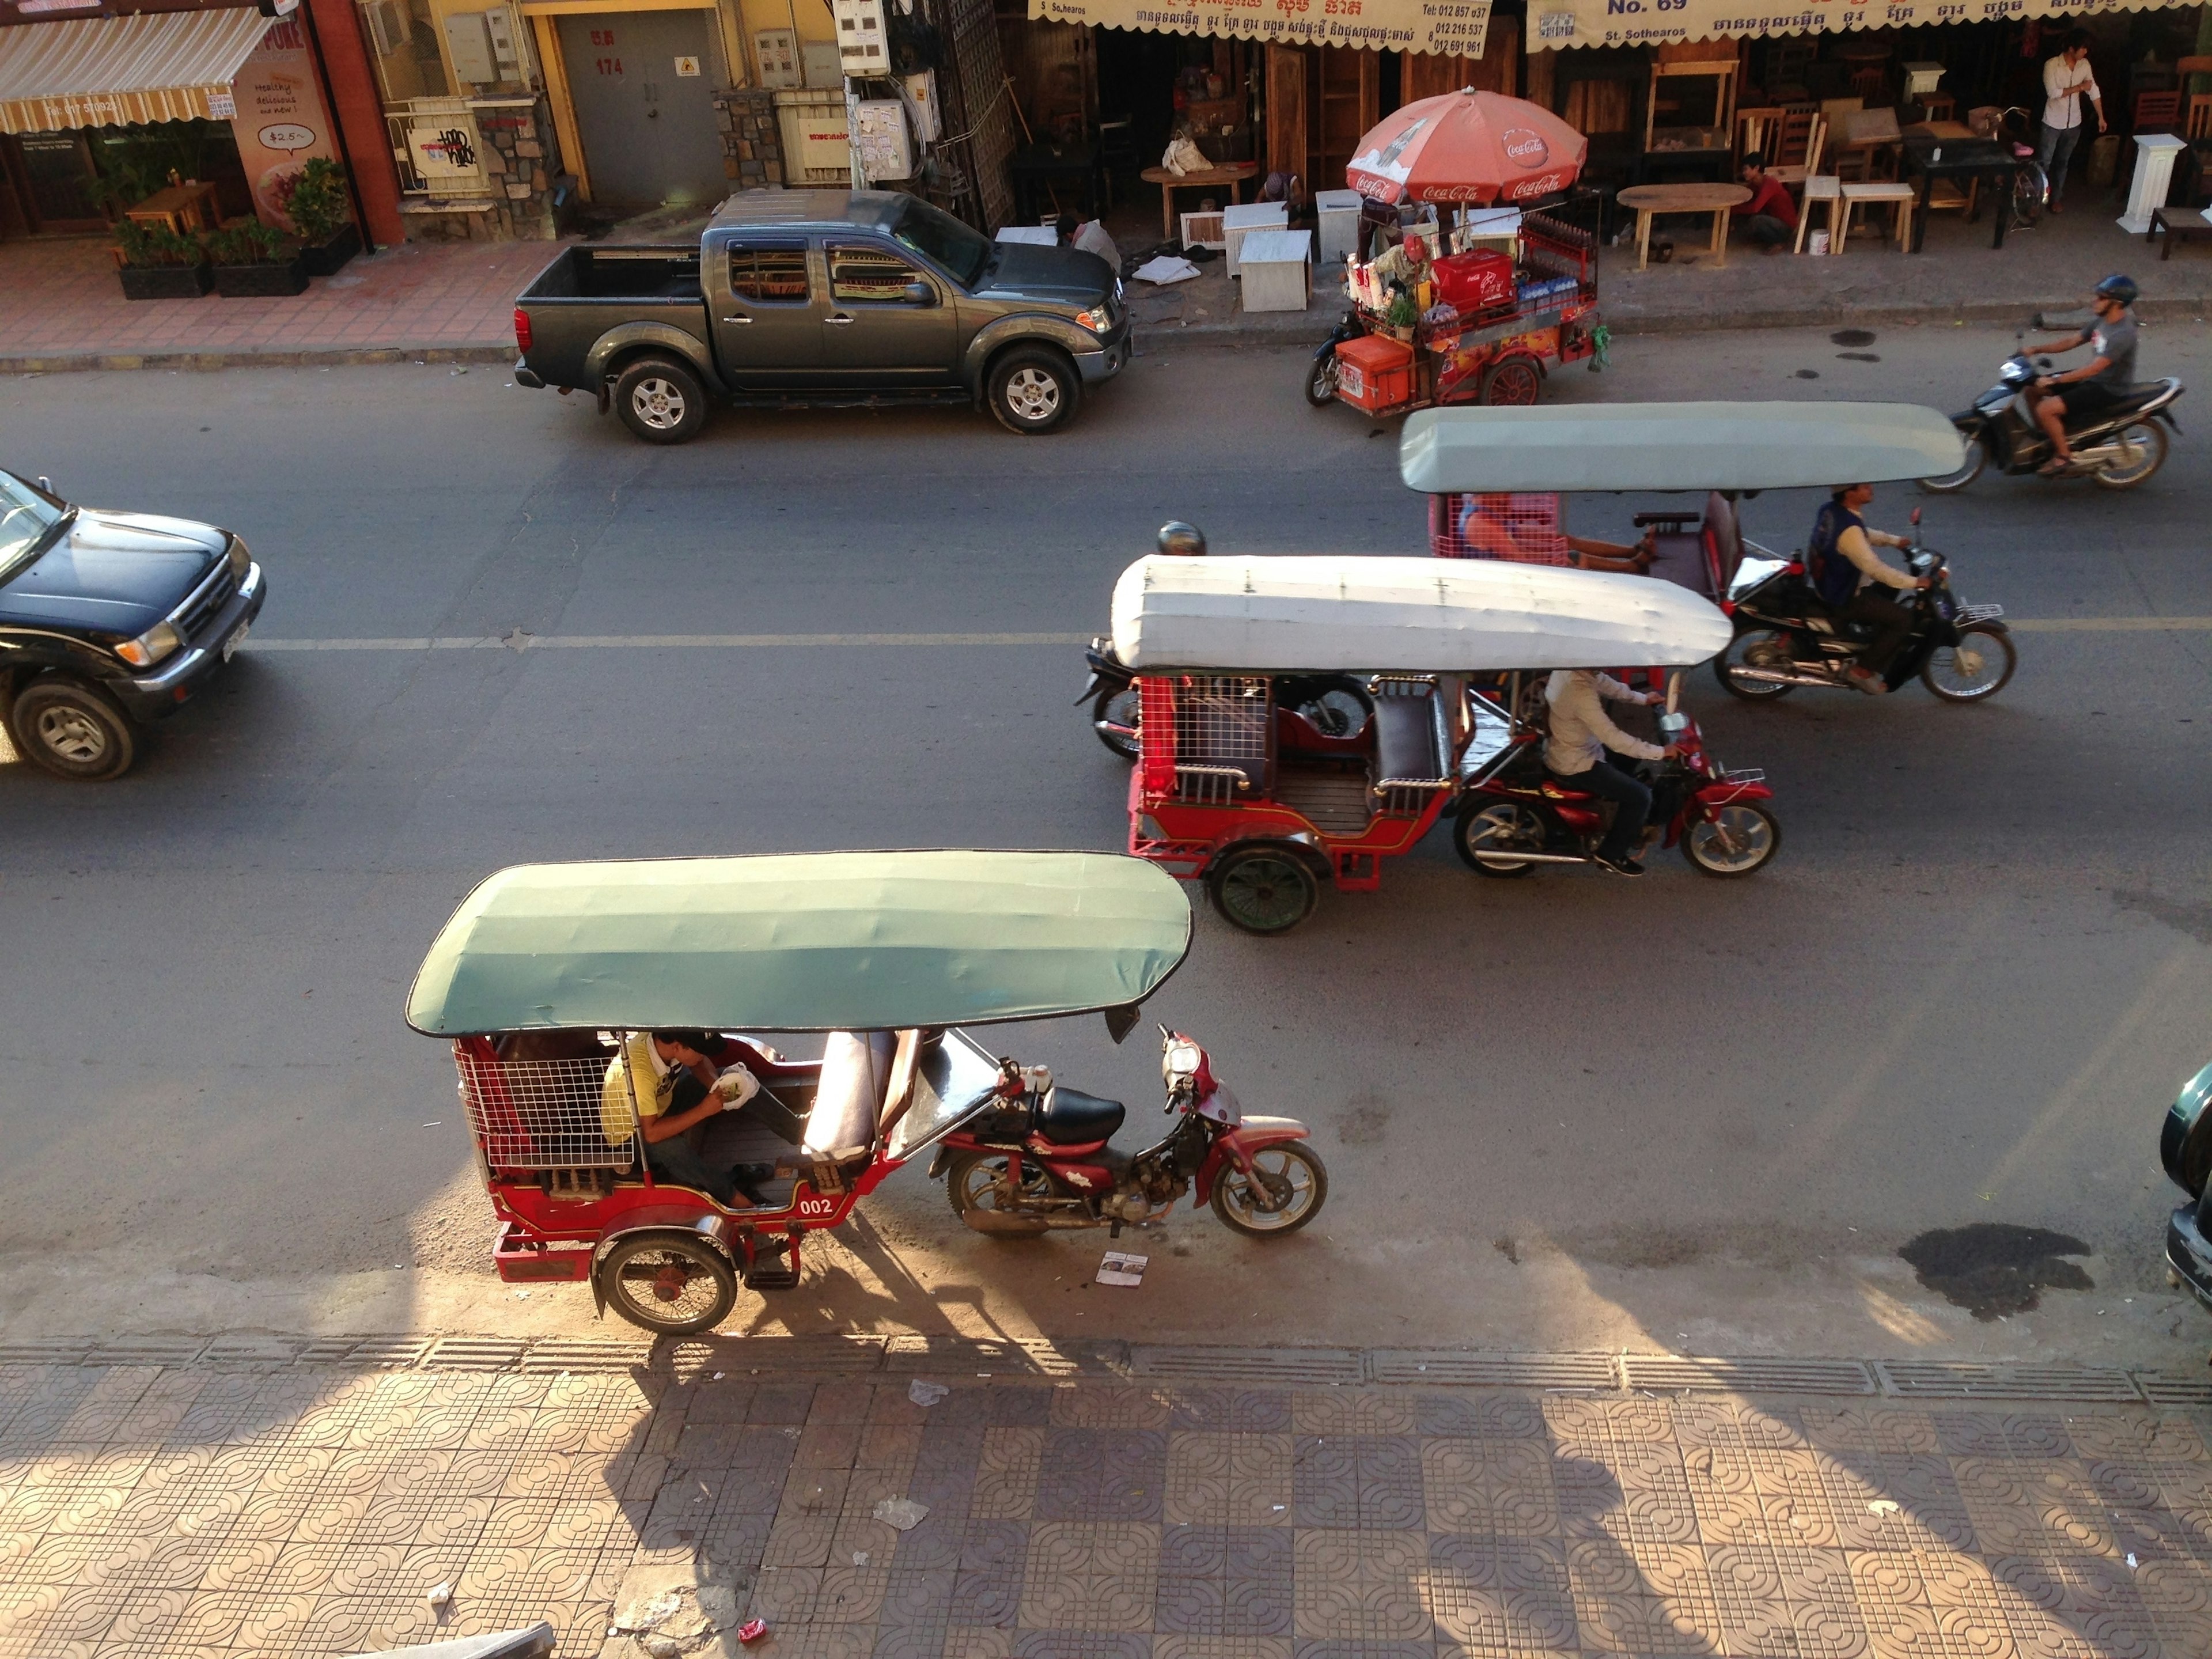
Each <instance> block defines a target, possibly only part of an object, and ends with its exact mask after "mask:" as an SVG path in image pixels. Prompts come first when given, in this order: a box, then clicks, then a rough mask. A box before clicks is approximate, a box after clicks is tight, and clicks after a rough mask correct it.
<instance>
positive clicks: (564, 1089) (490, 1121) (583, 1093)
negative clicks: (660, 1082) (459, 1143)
mask: <svg viewBox="0 0 2212 1659" xmlns="http://www.w3.org/2000/svg"><path fill="white" fill-rule="evenodd" d="M453 1057H454V1061H455V1064H456V1066H458V1067H459V1072H460V1095H461V1104H462V1107H463V1109H465V1111H466V1112H467V1113H468V1118H469V1127H470V1128H471V1130H472V1131H474V1133H475V1134H476V1137H477V1144H478V1145H479V1146H482V1147H483V1151H484V1158H485V1160H486V1162H488V1163H489V1164H490V1165H491V1167H492V1168H493V1169H495V1170H626V1169H629V1167H630V1166H631V1164H634V1163H635V1161H636V1158H635V1147H636V1139H637V1107H636V1103H635V1100H634V1099H633V1098H632V1097H631V1093H630V1087H629V1071H628V1068H627V1067H623V1066H616V1067H614V1068H613V1074H612V1075H611V1076H610V1074H609V1072H610V1067H609V1062H608V1061H607V1060H605V1059H603V1058H590V1059H582V1060H491V1059H486V1058H483V1057H482V1056H481V1055H480V1054H471V1053H470V1052H469V1050H468V1048H466V1047H465V1046H464V1045H462V1044H459V1043H456V1044H455V1045H454V1056H453Z"/></svg>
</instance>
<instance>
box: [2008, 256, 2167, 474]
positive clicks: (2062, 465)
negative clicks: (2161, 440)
mask: <svg viewBox="0 0 2212 1659" xmlns="http://www.w3.org/2000/svg"><path fill="white" fill-rule="evenodd" d="M2139 291H2140V290H2138V289H2136V283H2135V278H2134V277H2132V276H2124V275H2122V274H2120V273H2118V272H2116V273H2114V274H2113V275H2112V276H2107V277H2106V278H2105V280H2104V281H2103V282H2101V283H2098V284H2097V291H2096V292H2095V293H2094V294H2093V295H2091V296H2090V300H2089V309H2090V310H2091V311H2093V312H2094V313H2096V317H2097V320H2096V321H2095V322H2094V323H2093V324H2091V325H2089V326H2088V327H2087V328H2085V329H2083V330H2082V331H2081V332H2080V333H2078V334H2075V335H2072V336H2070V337H2060V338H2058V339H2056V340H2044V341H2039V342H2038V343H2036V344H2035V345H2033V346H2032V347H2030V348H2029V349H2030V350H2031V351H2036V352H2044V351H2071V350H2073V349H2075V347H2076V346H2085V345H2086V346H2088V347H2089V348H2091V349H2092V351H2093V354H2094V355H2093V356H2092V357H2091V358H2090V360H2089V361H2088V362H2086V363H2084V364H2082V365H2081V367H2080V368H2069V369H2067V370H2065V371H2064V372H2063V373H2061V374H2044V375H2039V376H2038V377H2037V379H2036V382H2035V389H2036V391H2037V392H2040V393H2043V394H2044V395H2043V396H2041V397H2040V398H2038V399H2037V401H2036V404H2035V418H2036V422H2037V423H2038V424H2039V425H2040V426H2041V427H2042V428H2043V430H2044V435H2045V436H2046V437H2048V438H2049V439H2050V440H2051V459H2049V460H2047V461H2045V463H2044V464H2043V465H2041V466H2040V467H2039V468H2037V469H2036V470H2037V471H2039V472H2040V473H2042V475H2043V476H2044V477H2046V478H2055V477H2057V476H2058V475H2059V474H2060V473H2062V472H2063V471H2066V470H2067V469H2068V468H2069V467H2071V466H2072V465H2074V451H2073V449H2072V448H2071V447H2069V445H2068V443H2067V441H2066V418H2067V416H2069V415H2070V416H2077V417H2078V416H2093V415H2097V414H2100V413H2101V412H2102V411H2104V410H2107V409H2110V408H2111V407H2112V405H2113V404H2116V403H2118V401H2119V397H2120V394H2121V393H2122V392H2124V391H2126V390H2127V388H2128V386H2130V384H2131V383H2132V382H2133V381H2134V380H2135V378H2136V319H2135V313H2133V312H2132V311H2130V309H2129V307H2130V306H2132V305H2134V304H2135V302H2136V294H2137V293H2138V292H2139Z"/></svg>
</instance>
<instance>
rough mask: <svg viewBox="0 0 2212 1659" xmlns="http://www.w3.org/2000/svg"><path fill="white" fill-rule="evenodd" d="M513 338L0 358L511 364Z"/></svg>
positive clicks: (43, 369)
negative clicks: (465, 342) (431, 343)
mask: <svg viewBox="0 0 2212 1659" xmlns="http://www.w3.org/2000/svg"><path fill="white" fill-rule="evenodd" d="M514 355H515V354H514V342H513V341H512V340H505V341H501V342H498V343H478V344H475V345H439V346H362V347H352V346H329V347H320V348H314V347H310V348H306V349H301V350H297V351H62V352H49V353H44V354H40V355H36V356H21V357H0V374H85V373H89V372H93V371H98V370H113V369H134V368H156V369H159V368H166V369H169V370H171V371H173V372H175V371H190V372H191V373H194V374H208V373H211V372H213V371H214V370H216V369H222V368H360V367H362V366H366V365H372V364H389V363H420V364H424V365H428V364H431V363H509V364H511V363H512V362H513V361H514Z"/></svg>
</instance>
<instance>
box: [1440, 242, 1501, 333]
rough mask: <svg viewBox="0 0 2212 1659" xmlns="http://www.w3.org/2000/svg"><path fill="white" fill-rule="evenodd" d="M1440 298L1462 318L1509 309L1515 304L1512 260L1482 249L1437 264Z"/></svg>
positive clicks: (1493, 250)
mask: <svg viewBox="0 0 2212 1659" xmlns="http://www.w3.org/2000/svg"><path fill="white" fill-rule="evenodd" d="M1435 268H1436V273H1437V276H1436V281H1437V298H1439V299H1441V300H1444V301H1449V304H1450V306H1451V308H1452V309H1453V310H1454V311H1456V312H1458V313H1460V315H1461V316H1462V317H1467V316H1474V315H1479V314H1480V313H1483V312H1486V311H1497V310H1499V309H1501V308H1502V309H1505V310H1510V309H1511V308H1512V307H1513V305H1514V303H1515V301H1514V287H1513V261H1512V260H1511V259H1510V258H1507V257H1506V256H1505V255H1504V254H1503V253H1500V252H1498V250H1497V249H1495V248H1487V247H1480V248H1475V249H1474V250H1472V251H1471V252H1466V253H1454V254H1451V255H1449V256H1448V257H1447V258H1442V259H1439V260H1437V262H1436V267H1435Z"/></svg>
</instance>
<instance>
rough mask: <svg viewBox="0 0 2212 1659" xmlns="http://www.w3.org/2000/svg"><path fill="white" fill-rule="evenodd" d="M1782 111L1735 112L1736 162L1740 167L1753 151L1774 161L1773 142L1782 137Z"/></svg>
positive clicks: (1743, 110)
mask: <svg viewBox="0 0 2212 1659" xmlns="http://www.w3.org/2000/svg"><path fill="white" fill-rule="evenodd" d="M1781 128H1782V110H1781V108H1780V106H1774V107H1771V108H1767V109H1740V110H1738V111H1737V112H1735V160H1736V165H1737V166H1738V167H1741V166H1742V165H1743V158H1744V157H1745V156H1747V155H1751V154H1752V153H1753V151H1756V152H1757V153H1758V154H1759V155H1764V156H1765V158H1766V159H1767V160H1768V161H1772V160H1773V159H1774V143H1773V141H1774V140H1775V139H1777V138H1778V137H1780V135H1781Z"/></svg>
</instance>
